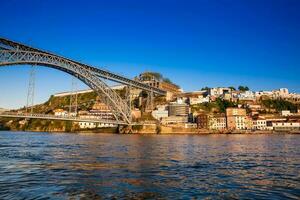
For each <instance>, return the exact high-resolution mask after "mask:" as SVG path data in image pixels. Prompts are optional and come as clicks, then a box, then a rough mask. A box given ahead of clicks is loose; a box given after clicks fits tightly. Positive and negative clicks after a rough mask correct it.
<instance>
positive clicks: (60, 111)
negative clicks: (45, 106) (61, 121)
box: [53, 109, 68, 117]
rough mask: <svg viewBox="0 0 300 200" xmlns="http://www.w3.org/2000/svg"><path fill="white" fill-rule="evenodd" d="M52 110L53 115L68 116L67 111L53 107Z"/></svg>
mask: <svg viewBox="0 0 300 200" xmlns="http://www.w3.org/2000/svg"><path fill="white" fill-rule="evenodd" d="M53 112H54V116H57V117H66V116H68V112H67V111H65V110H63V109H55V110H53Z"/></svg>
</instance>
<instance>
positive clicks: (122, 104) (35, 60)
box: [0, 38, 166, 124]
mask: <svg viewBox="0 0 300 200" xmlns="http://www.w3.org/2000/svg"><path fill="white" fill-rule="evenodd" d="M10 65H34V66H46V67H51V68H54V69H57V70H60V71H63V72H65V73H68V74H70V75H72V76H74V77H76V78H78V79H79V80H81V81H82V82H84V83H85V84H86V85H88V86H89V87H90V88H91V89H93V90H94V91H95V92H96V93H97V94H98V95H99V97H100V98H101V99H102V100H103V102H106V103H107V104H108V106H109V107H110V109H111V110H112V113H113V115H114V117H115V119H116V123H117V124H131V108H130V103H131V102H130V101H129V102H128V99H127V100H124V99H122V98H121V97H120V96H119V95H118V94H117V93H116V92H115V91H114V90H112V89H111V88H110V87H109V86H108V85H107V84H106V83H105V81H104V80H102V78H104V79H108V80H112V81H115V82H118V83H122V84H125V85H127V86H128V87H129V88H131V87H134V88H139V89H142V90H145V91H148V92H151V93H152V94H156V95H165V94H166V92H165V91H163V90H161V89H158V88H154V87H151V86H148V85H146V84H144V83H141V82H139V81H136V80H131V79H128V78H126V77H123V76H121V75H117V74H115V73H112V72H109V71H107V70H103V69H99V68H95V67H92V66H89V65H86V64H82V63H79V62H77V61H73V60H71V59H68V58H64V57H62V56H59V55H55V54H53V53H50V52H46V51H42V50H40V49H37V48H33V47H30V46H27V45H24V44H21V43H18V42H14V41H11V40H8V39H4V38H0V67H2V66H10Z"/></svg>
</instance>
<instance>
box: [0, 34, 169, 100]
mask: <svg viewBox="0 0 300 200" xmlns="http://www.w3.org/2000/svg"><path fill="white" fill-rule="evenodd" d="M1 46H2V48H3V49H6V50H22V51H31V52H39V53H45V54H49V55H52V56H56V57H59V58H63V59H65V60H68V61H71V62H73V63H76V64H78V65H81V66H83V67H86V68H89V70H91V71H93V72H94V73H95V74H96V75H97V76H99V77H101V78H105V79H109V80H112V81H115V82H118V83H122V84H125V85H129V86H132V87H135V88H139V89H142V90H145V91H149V92H153V93H154V94H158V95H166V91H164V90H161V89H159V88H155V87H152V86H149V85H147V84H144V83H142V82H139V81H137V80H131V79H129V78H126V77H124V76H121V75H118V74H116V73H112V72H110V71H108V70H104V69H99V68H96V67H92V66H89V65H86V64H82V63H79V62H77V61H73V60H70V59H68V58H64V57H62V56H58V55H55V54H52V53H50V52H46V51H42V50H40V49H37V48H33V47H30V46H27V45H24V44H21V43H18V42H14V41H11V40H8V39H4V38H0V49H1Z"/></svg>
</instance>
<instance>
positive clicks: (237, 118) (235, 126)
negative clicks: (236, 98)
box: [226, 108, 247, 130]
mask: <svg viewBox="0 0 300 200" xmlns="http://www.w3.org/2000/svg"><path fill="white" fill-rule="evenodd" d="M226 118H227V128H228V129H230V130H245V129H247V116H246V109H244V108H227V109H226Z"/></svg>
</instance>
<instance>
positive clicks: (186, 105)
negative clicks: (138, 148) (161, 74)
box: [54, 74, 300, 131]
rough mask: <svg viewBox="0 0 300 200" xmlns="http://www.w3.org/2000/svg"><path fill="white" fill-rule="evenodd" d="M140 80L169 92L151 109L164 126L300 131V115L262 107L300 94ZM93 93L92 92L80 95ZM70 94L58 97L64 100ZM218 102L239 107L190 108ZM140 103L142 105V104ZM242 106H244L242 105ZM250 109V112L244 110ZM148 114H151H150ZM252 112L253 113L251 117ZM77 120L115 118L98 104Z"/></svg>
mask: <svg viewBox="0 0 300 200" xmlns="http://www.w3.org/2000/svg"><path fill="white" fill-rule="evenodd" d="M137 80H139V81H141V82H143V83H145V84H148V85H150V86H152V87H157V88H160V89H163V90H165V91H166V92H167V95H166V97H165V100H166V101H165V102H164V103H163V104H158V105H156V106H155V108H154V109H153V108H152V109H151V110H150V112H151V115H152V116H153V118H155V119H156V120H157V121H159V122H160V123H161V124H162V125H166V126H177V127H184V128H198V129H207V130H217V131H225V130H276V131H277V130H278V131H280V130H291V131H293V130H300V111H298V113H291V112H290V111H289V110H283V111H282V112H281V113H280V114H264V115H262V114H261V113H262V112H261V111H263V110H264V109H265V108H264V107H263V106H262V105H261V104H260V103H259V100H260V99H261V97H268V98H270V99H278V98H280V99H284V100H287V101H290V102H293V103H296V104H299V103H300V94H295V93H289V91H288V89H287V88H281V89H279V90H273V91H259V92H254V91H249V89H248V88H244V90H235V89H234V88H232V87H216V88H205V89H203V90H200V91H194V92H183V91H182V90H181V89H180V88H179V87H178V86H177V85H175V84H172V83H171V82H165V81H161V80H158V79H157V78H155V77H151V76H150V78H149V76H148V74H147V76H145V74H141V75H140V76H139V77H137ZM123 88H124V86H122V85H121V86H116V87H113V88H112V89H123ZM80 92H81V93H84V92H91V91H88V90H87V91H80ZM140 93H141V91H140V90H139V89H134V90H132V91H131V95H132V97H131V98H132V99H134V98H141V97H140V96H139V94H140ZM64 95H70V94H65V93H62V94H57V96H64ZM217 99H223V100H227V101H230V102H235V103H236V104H237V105H238V107H234V108H227V109H226V112H225V113H218V112H210V113H208V112H201V111H200V112H198V111H197V112H195V111H194V112H192V110H191V107H192V106H194V105H197V104H203V103H211V102H215V101H216V100H217ZM139 102H142V101H140V100H139ZM240 102H243V103H242V104H240ZM245 105H246V107H247V109H248V110H247V112H248V113H247V112H246V109H245ZM148 111H149V110H148ZM249 111H250V113H249ZM141 112H142V111H141V110H140V109H137V108H135V109H133V111H132V115H133V118H140V117H141ZM54 114H55V115H60V116H64V115H70V114H71V115H72V113H68V112H67V111H64V110H61V109H58V110H55V111H54ZM77 116H79V117H83V118H94V117H101V118H106V119H112V118H113V115H112V113H111V111H110V109H109V108H108V107H107V106H106V105H105V104H103V103H100V102H98V103H96V104H95V105H94V107H93V109H92V110H89V111H79V112H78V113H77ZM79 126H80V128H97V127H112V126H114V125H112V124H96V123H88V122H80V123H79Z"/></svg>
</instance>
